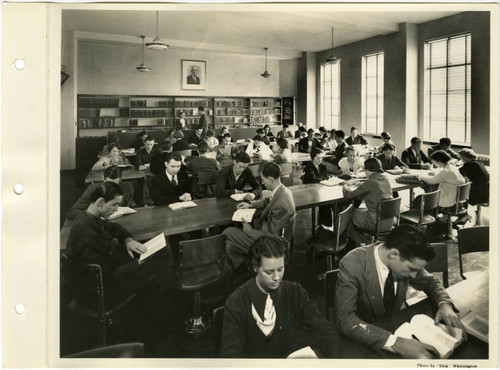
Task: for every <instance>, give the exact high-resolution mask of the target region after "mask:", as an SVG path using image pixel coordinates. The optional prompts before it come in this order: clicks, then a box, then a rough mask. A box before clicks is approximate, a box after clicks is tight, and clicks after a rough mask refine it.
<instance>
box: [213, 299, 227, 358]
mask: <svg viewBox="0 0 500 370" xmlns="http://www.w3.org/2000/svg"><path fill="white" fill-rule="evenodd" d="M212 320H213V323H214V341H215V351H214V352H215V353H214V354H215V357H218V356H219V353H220V344H221V340H222V325H223V324H224V306H221V307H217V308H216V309H215V310H214V311H213V313H212Z"/></svg>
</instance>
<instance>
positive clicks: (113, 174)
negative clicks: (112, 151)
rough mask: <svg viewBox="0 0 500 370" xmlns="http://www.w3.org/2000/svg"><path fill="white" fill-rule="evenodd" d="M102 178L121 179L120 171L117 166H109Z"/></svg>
mask: <svg viewBox="0 0 500 370" xmlns="http://www.w3.org/2000/svg"><path fill="white" fill-rule="evenodd" d="M104 178H105V179H111V180H116V179H121V178H122V169H121V168H120V167H118V166H109V167H108V168H106V169H105V170H104Z"/></svg>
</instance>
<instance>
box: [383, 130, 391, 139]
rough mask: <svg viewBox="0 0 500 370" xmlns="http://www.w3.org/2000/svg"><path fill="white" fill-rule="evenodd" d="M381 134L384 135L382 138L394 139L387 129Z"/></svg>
mask: <svg viewBox="0 0 500 370" xmlns="http://www.w3.org/2000/svg"><path fill="white" fill-rule="evenodd" d="M380 136H382V139H386V140H391V139H392V136H391V134H390V133H388V132H387V131H384V132H382V133H381V134H380Z"/></svg>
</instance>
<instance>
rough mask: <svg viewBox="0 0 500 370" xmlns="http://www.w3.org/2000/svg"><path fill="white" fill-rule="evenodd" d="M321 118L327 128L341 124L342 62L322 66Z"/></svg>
mask: <svg viewBox="0 0 500 370" xmlns="http://www.w3.org/2000/svg"><path fill="white" fill-rule="evenodd" d="M321 116H322V117H321V118H322V126H324V127H325V128H326V129H328V130H330V129H338V128H339V126H340V63H337V64H326V65H323V66H321Z"/></svg>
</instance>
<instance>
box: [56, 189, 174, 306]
mask: <svg viewBox="0 0 500 370" xmlns="http://www.w3.org/2000/svg"><path fill="white" fill-rule="evenodd" d="M122 197H123V191H122V189H121V188H120V186H119V185H117V184H115V183H114V182H111V181H106V182H104V183H102V184H99V186H98V187H97V188H96V189H95V190H94V191H93V192H92V194H91V196H90V202H91V203H90V205H89V206H88V208H87V210H86V211H85V212H82V213H80V215H78V217H77V218H76V220H75V222H74V224H73V225H72V227H71V231H70V234H69V238H68V242H67V245H66V252H65V253H66V255H67V256H68V258H69V259H70V261H71V262H77V263H90V264H97V265H99V266H101V269H102V274H103V284H104V291H105V294H104V298H105V300H106V305H109V307H111V306H112V305H113V304H116V303H118V302H120V301H122V300H123V299H124V298H126V297H128V296H129V295H131V294H133V293H139V294H140V295H142V294H145V295H147V297H148V300H146V299H145V297H144V296H143V299H141V300H140V302H144V303H147V304H146V305H152V304H156V303H159V301H166V299H167V298H168V294H167V293H168V292H171V291H172V289H173V286H172V285H171V284H172V281H173V277H174V276H173V258H172V256H171V254H170V251H169V249H168V248H163V249H162V250H161V251H159V252H157V253H155V254H154V255H152V256H150V257H149V258H147V259H145V260H144V261H142V262H141V263H139V261H138V259H137V258H136V255H141V254H143V253H145V252H146V251H147V248H146V247H145V246H144V245H142V244H141V243H138V242H137V241H135V240H134V239H133V238H132V235H131V234H130V233H129V232H128V231H127V230H126V229H125V228H124V227H122V226H120V225H119V224H115V223H113V222H110V221H108V220H106V218H107V217H109V216H110V215H111V214H113V213H114V212H115V211H116V210H117V209H118V205H119V204H120V203H121V201H122ZM75 278H77V279H79V280H80V283H81V284H83V285H85V281H81V277H75ZM89 284H90V282H89ZM85 291H88V292H90V289H89V290H85V289H83V292H85ZM83 292H79V293H80V295H81V296H80V297H78V301H79V303H80V304H83V305H86V304H87V305H88V306H89V305H90V304H91V300H93V299H95V298H94V295H93V294H91V296H89V297H87V296H86V295H85V293H83ZM170 299H171V297H170ZM94 303H95V302H94ZM163 303H165V302H163ZM89 307H93V306H89ZM145 314H146V313H145Z"/></svg>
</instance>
